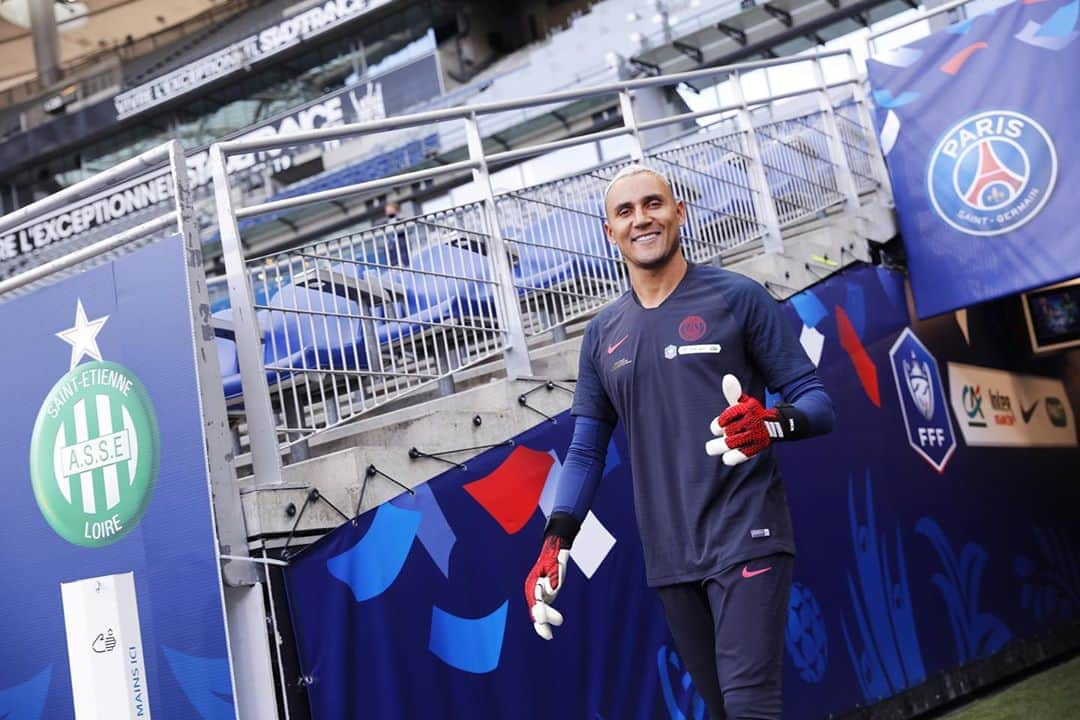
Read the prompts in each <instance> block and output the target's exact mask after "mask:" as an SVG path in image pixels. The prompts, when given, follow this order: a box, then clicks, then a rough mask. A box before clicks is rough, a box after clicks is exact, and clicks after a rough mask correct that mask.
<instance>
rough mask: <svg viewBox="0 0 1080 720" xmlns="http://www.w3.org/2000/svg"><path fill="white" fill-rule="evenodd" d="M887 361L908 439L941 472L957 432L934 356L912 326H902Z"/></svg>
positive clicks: (950, 453)
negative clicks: (954, 428)
mask: <svg viewBox="0 0 1080 720" xmlns="http://www.w3.org/2000/svg"><path fill="white" fill-rule="evenodd" d="M889 362H890V363H891V364H892V371H893V379H895V380H896V394H897V396H898V397H899V399H900V408H901V410H903V413H904V427H905V428H906V429H907V436H908V443H909V444H910V445H911V447H912V448H914V450H915V452H917V453H919V455H921V456H922V457H923V459H924V460H926V462H928V463H930V465H931V466H933V468H934V469H935V470H937V471H938V472H944V471H945V465H946V463H948V462H949V458H950V457H951V456H952V454H953V451H954V450H956V436H955V435H953V430H952V421H951V420H950V419H949V408H948V404H947V403H946V402H945V392H944V390H942V387H941V373H940V372H939V371H938V364H937V360H935V359H934V356H933V355H931V354H930V351H929V350H927V349H926V346H925V345H923V344H922V341H921V340H919V338H918V337H917V336H916V335H915V333H913V332H912V331H911V328H904V331H903V332H902V333H900V337H898V338H896V342H895V343H893V346H892V348H891V349H890V350H889Z"/></svg>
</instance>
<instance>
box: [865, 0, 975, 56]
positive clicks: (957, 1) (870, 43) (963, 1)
mask: <svg viewBox="0 0 1080 720" xmlns="http://www.w3.org/2000/svg"><path fill="white" fill-rule="evenodd" d="M969 2H971V0H952V2H948V3H945V4H944V5H938V6H937V7H936V8H934V9H932V10H927V11H925V12H923V13H922V14H921V15H919V16H918V17H916V18H911V19H910V20H907V21H905V22H902V23H900V24H899V25H893V26H892V27H888V28H883V29H881V30H877V31H875V32H872V33H870V35H869V36H868V37H867V38H866V45H867V49H868V50H869V51H870V52H869V53H868V54H873V52H874V50H875V48H874V41H875V40H877V39H878V38H880V37H882V36H884V35H888V34H889V33H894V32H896V31H897V30H901V29H903V28H906V27H908V26H909V25H914V24H915V23H918V22H922V21H923V20H929V19H930V18H932V17H934V16H935V15H940V14H941V13H945V12H949V11H950V10H953V9H955V8H958V7H960V6H961V5H967V4H968V3H969Z"/></svg>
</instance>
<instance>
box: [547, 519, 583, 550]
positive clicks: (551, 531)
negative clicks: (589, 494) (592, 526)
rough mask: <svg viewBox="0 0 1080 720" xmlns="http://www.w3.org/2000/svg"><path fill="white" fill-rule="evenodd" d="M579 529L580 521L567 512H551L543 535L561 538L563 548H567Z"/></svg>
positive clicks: (571, 543)
mask: <svg viewBox="0 0 1080 720" xmlns="http://www.w3.org/2000/svg"><path fill="white" fill-rule="evenodd" d="M580 529H581V521H580V520H578V519H577V518H576V517H574V516H573V515H572V514H570V513H568V512H553V513H551V517H549V518H548V522H547V527H545V528H544V537H545V538H547V537H551V536H552V535H554V536H555V537H557V538H559V539H560V540H562V547H563V549H564V550H569V549H570V546H571V545H573V543H574V538H575V537H576V536H577V534H578V530H580Z"/></svg>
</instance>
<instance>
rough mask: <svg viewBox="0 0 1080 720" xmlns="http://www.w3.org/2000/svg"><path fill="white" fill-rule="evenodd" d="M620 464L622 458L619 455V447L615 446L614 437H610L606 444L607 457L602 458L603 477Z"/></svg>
mask: <svg viewBox="0 0 1080 720" xmlns="http://www.w3.org/2000/svg"><path fill="white" fill-rule="evenodd" d="M621 464H622V456H621V455H619V446H618V445H616V444H615V437H614V436H612V438H611V441H610V442H608V446H607V456H606V457H605V458H604V475H607V474H608V473H609V472H611V471H612V470H614V469H615V468H617V467H619V465H621Z"/></svg>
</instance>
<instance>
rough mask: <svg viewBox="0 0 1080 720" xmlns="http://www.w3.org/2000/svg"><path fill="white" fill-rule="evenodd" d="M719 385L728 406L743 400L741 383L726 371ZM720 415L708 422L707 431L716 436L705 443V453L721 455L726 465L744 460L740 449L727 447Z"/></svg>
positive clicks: (745, 458) (725, 434) (745, 456)
mask: <svg viewBox="0 0 1080 720" xmlns="http://www.w3.org/2000/svg"><path fill="white" fill-rule="evenodd" d="M721 387H722V388H723V391H724V399H725V400H727V403H728V405H729V406H731V407H734V406H736V405H738V404H740V402H743V391H742V383H740V382H739V378H737V377H735V376H734V375H732V374H731V373H728V374H727V375H725V376H724V379H723V380H722V381H721ZM720 417H722V416H717V417H715V418H713V421H712V423H710V424H709V432H711V433H712V434H713V435H716V438H715V439H713V440H709V441H708V442H706V443H705V453H706V454H708V455H713V456H715V455H721V456H723V457H722V459H723V461H724V464H725V465H728V466H733V465H738V464H740V463H744V462H746V460H747V455H746V454H745V453H743V451H742V450H739V449H737V448H731V447H728V442H727V433H726V432H725V430H724V427H723V425H721V424H720Z"/></svg>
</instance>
